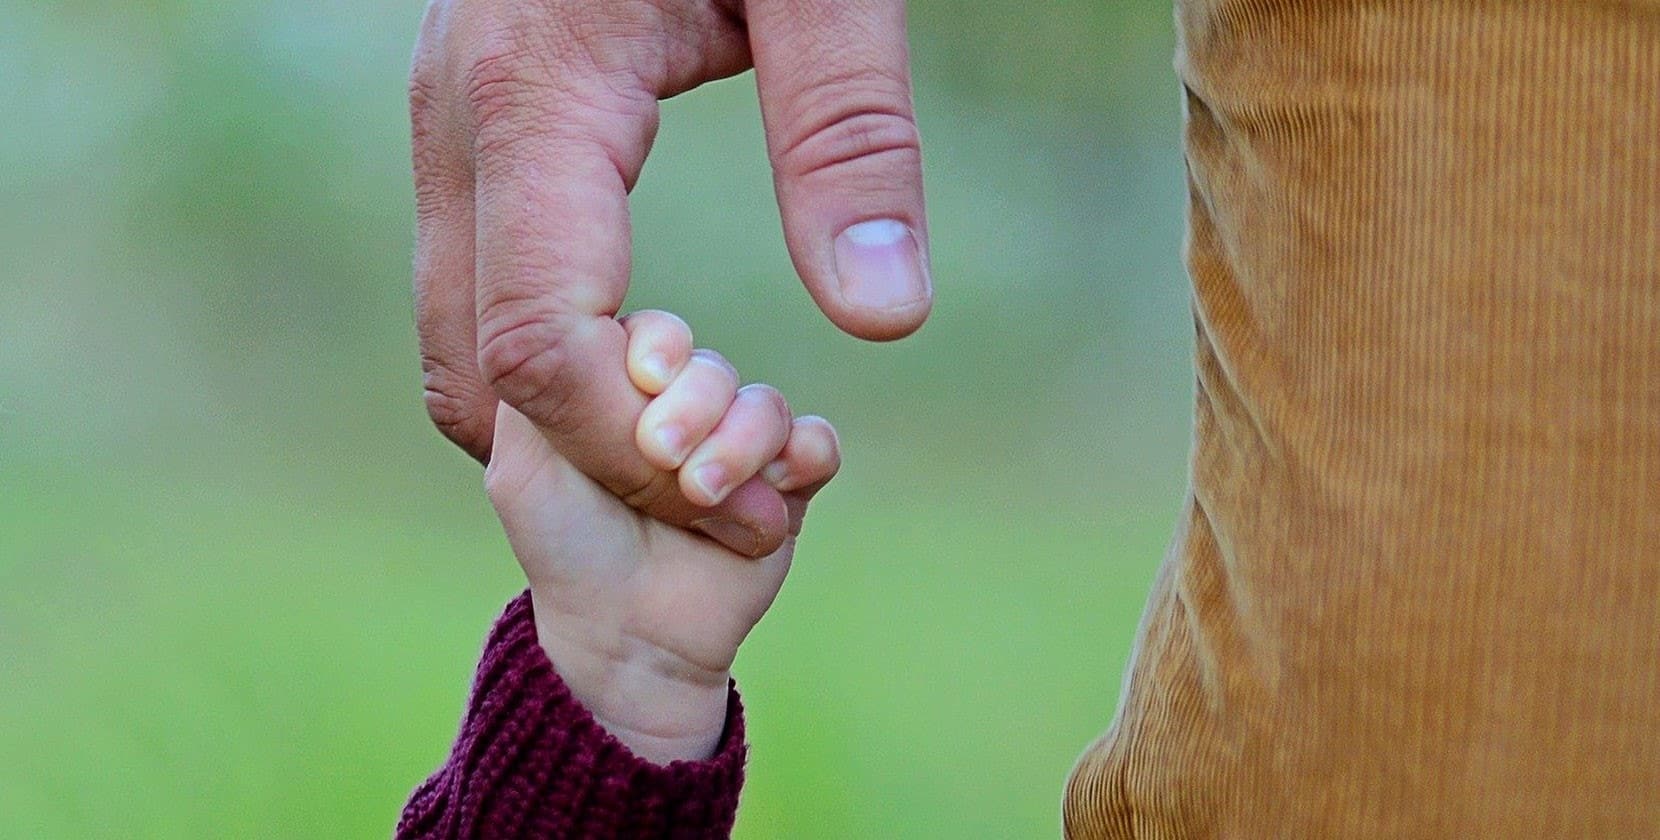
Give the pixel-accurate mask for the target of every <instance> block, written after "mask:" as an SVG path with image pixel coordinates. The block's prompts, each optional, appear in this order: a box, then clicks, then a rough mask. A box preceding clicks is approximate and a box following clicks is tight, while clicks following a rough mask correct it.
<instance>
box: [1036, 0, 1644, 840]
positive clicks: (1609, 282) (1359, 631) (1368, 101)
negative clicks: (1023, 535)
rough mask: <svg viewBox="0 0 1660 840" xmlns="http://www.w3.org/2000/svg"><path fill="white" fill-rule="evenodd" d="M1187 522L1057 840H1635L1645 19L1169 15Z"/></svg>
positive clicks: (1423, 7)
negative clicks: (1180, 226)
mask: <svg viewBox="0 0 1660 840" xmlns="http://www.w3.org/2000/svg"><path fill="white" fill-rule="evenodd" d="M1177 19H1178V30H1179V42H1180V43H1179V48H1178V56H1177V69H1178V73H1179V76H1180V79H1181V81H1182V83H1183V85H1184V88H1185V93H1186V97H1187V121H1186V153H1187V162H1188V172H1189V188H1190V190H1191V205H1190V211H1189V224H1190V228H1189V238H1188V245H1187V260H1188V265H1189V270H1190V273H1191V276H1192V281H1193V312H1194V322H1195V328H1196V335H1197V343H1196V354H1195V355H1196V369H1197V380H1198V381H1197V398H1196V407H1195V432H1194V450H1193V457H1192V476H1191V488H1192V490H1191V495H1190V497H1189V499H1188V502H1187V505H1186V507H1185V510H1184V513H1183V516H1182V521H1181V523H1180V525H1179V527H1178V532H1177V535H1176V538H1175V541H1174V542H1173V544H1172V548H1171V551H1170V554H1169V556H1168V557H1167V559H1166V561H1165V565H1164V568H1163V570H1162V572H1161V574H1160V576H1159V579H1158V582H1157V583H1156V585H1155V588H1154V591H1153V593H1152V598H1151V602H1150V603H1149V605H1148V608H1147V612H1146V615H1145V617H1144V619H1143V623H1142V627H1141V630H1140V633H1139V638H1138V640H1137V643H1136V650H1135V655H1134V658H1133V660H1132V664H1131V668H1130V674H1129V676H1128V678H1127V680H1126V685H1125V692H1124V697H1123V698H1122V700H1121V701H1120V708H1119V711H1118V715H1117V718H1116V720H1115V721H1114V722H1113V724H1112V727H1111V729H1110V730H1109V731H1108V733H1107V734H1106V735H1105V736H1104V737H1103V738H1102V739H1101V740H1100V741H1099V742H1097V743H1096V744H1095V745H1094V746H1092V747H1091V748H1090V749H1089V750H1088V751H1087V752H1086V753H1085V754H1084V756H1083V758H1082V759H1081V760H1080V761H1079V763H1078V766H1077V768H1076V769H1075V770H1074V772H1073V776H1072V779H1071V781H1070V783H1069V784H1068V789H1067V794H1066V801H1065V809H1064V813H1065V824H1066V830H1067V834H1068V835H1069V836H1071V837H1075V838H1130V837H1135V838H1210V837H1218V838H1224V837H1225V838H1349V837H1365V838H1374V837H1375V838H1417V837H1426V838H1477V837H1500V838H1545V837H1573V838H1590V837H1617V838H1647V837H1655V838H1660V0H1630V1H1629V2H1617V1H1616V0H1606V2H1569V0H1557V1H1554V2H1553V1H1548V0H1514V2H1497V0H1495V1H1494V2H1454V1H1453V0H1448V2H1410V1H1409V0H1401V1H1400V2H1345V1H1344V0H1328V1H1327V2H1317V0H1182V1H1181V2H1180V3H1179V6H1178V9H1177Z"/></svg>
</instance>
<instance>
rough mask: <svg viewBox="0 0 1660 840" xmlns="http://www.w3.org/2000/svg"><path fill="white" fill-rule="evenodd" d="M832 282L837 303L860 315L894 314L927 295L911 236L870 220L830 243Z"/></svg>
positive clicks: (893, 223) (899, 225) (891, 223)
mask: <svg viewBox="0 0 1660 840" xmlns="http://www.w3.org/2000/svg"><path fill="white" fill-rule="evenodd" d="M835 252H836V278H837V280H838V281H839V282H840V283H841V290H842V297H844V298H846V299H847V302H848V303H851V304H853V305H854V306H859V307H864V308H866V309H897V308H899V307H901V306H905V305H908V304H912V303H916V302H917V301H920V300H925V299H926V298H927V297H928V295H929V288H928V286H929V283H928V270H927V268H926V267H924V266H923V264H922V249H921V248H920V247H918V245H917V241H916V235H915V234H914V233H912V232H911V229H910V228H909V227H908V226H906V225H905V223H904V222H900V221H897V220H895V219H873V220H871V221H868V222H860V223H858V224H856V225H853V226H852V227H849V228H848V229H847V230H844V231H842V232H841V234H840V235H839V236H837V237H836V242H835Z"/></svg>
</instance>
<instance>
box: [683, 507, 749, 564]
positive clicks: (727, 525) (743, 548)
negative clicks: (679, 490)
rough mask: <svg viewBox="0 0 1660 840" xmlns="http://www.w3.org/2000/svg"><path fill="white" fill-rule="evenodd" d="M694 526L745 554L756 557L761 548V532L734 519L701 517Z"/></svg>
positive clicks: (717, 540)
mask: <svg viewBox="0 0 1660 840" xmlns="http://www.w3.org/2000/svg"><path fill="white" fill-rule="evenodd" d="M692 527H693V528H696V529H697V530H699V531H702V532H703V533H704V534H705V535H707V536H708V537H709V538H710V539H712V540H714V541H715V542H718V543H720V544H721V545H724V546H726V547H727V548H730V549H732V550H733V551H736V552H738V553H739V554H743V555H745V556H749V557H754V556H755V552H756V551H758V550H759V549H760V548H761V532H760V531H757V530H755V529H754V528H752V527H750V526H748V525H745V524H743V523H742V522H738V521H737V520H734V519H722V518H720V517H710V518H709V519H699V520H697V521H696V522H693V523H692Z"/></svg>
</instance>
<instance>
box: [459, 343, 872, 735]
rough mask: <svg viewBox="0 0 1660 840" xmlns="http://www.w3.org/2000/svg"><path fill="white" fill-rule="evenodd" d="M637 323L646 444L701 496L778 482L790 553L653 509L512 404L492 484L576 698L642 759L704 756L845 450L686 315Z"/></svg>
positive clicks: (706, 500)
mask: <svg viewBox="0 0 1660 840" xmlns="http://www.w3.org/2000/svg"><path fill="white" fill-rule="evenodd" d="M622 320H623V326H624V328H625V330H626V331H627V333H628V349H627V369H628V375H629V378H630V379H632V380H633V382H634V385H635V387H637V388H639V389H640V390H641V391H642V392H644V393H645V394H646V395H648V396H649V397H651V398H652V399H651V400H650V402H648V403H647V405H646V408H645V410H644V411H643V412H642V413H641V415H640V417H639V421H638V424H637V426H636V428H635V435H634V439H635V442H636V445H637V446H639V448H640V451H641V453H642V454H643V455H644V456H645V458H646V459H647V460H649V461H651V462H652V463H653V464H654V465H656V466H658V467H660V468H662V469H665V470H678V474H677V478H678V480H679V485H680V489H681V492H682V493H683V494H684V495H685V496H686V498H687V499H688V500H690V501H692V502H694V503H696V504H699V505H704V506H711V505H715V504H718V503H719V502H720V501H721V500H722V499H724V498H726V497H727V496H728V495H730V494H731V493H732V492H734V491H735V490H736V489H738V488H741V487H742V486H743V485H745V484H746V483H747V482H750V481H765V482H766V483H768V484H770V485H772V486H773V487H774V488H776V489H777V490H778V491H779V492H780V493H781V494H782V495H783V497H784V500H785V503H786V505H787V506H788V508H789V515H790V538H789V539H787V540H786V541H785V542H784V545H783V547H782V548H780V549H779V550H778V551H776V552H774V553H773V554H771V555H769V556H767V557H763V558H760V559H750V558H746V557H744V556H742V555H739V554H736V553H734V552H732V551H729V550H727V549H726V548H724V547H723V546H721V545H720V544H718V543H716V542H715V541H713V540H711V539H709V538H707V537H704V536H702V535H699V534H694V533H692V532H691V531H687V530H683V529H681V528H677V527H675V526H672V525H666V524H664V523H662V522H659V521H657V520H655V519H652V518H650V517H648V516H646V515H644V514H642V513H640V512H639V511H637V510H635V509H634V508H632V507H630V506H628V505H627V504H624V503H623V501H622V500H621V499H619V498H618V497H617V496H616V495H614V494H612V493H611V492H610V491H608V490H606V489H605V488H603V487H601V486H599V485H598V484H596V483H595V482H593V481H592V480H590V479H589V478H588V477H587V476H585V475H583V474H582V473H581V472H580V471H578V470H577V469H576V468H575V467H573V466H571V464H570V463H569V462H568V461H566V460H565V459H564V458H562V457H561V456H560V455H559V453H558V452H556V451H555V450H554V448H553V446H552V445H551V444H550V443H549V442H548V440H547V439H546V438H545V437H543V435H542V434H541V433H540V432H539V431H538V430H537V429H536V427H535V426H533V425H532V424H531V423H530V421H529V420H527V419H526V418H525V417H524V416H523V415H521V414H519V413H518V412H516V411H514V410H513V409H512V408H509V407H508V406H507V405H506V404H505V403H504V404H502V406H501V407H500V408H499V409H498V414H497V418H496V432H495V443H494V450H493V454H492V456H491V459H490V464H489V467H488V468H487V469H486V470H485V487H486V489H487V490H488V492H489V495H490V501H491V503H492V504H493V505H494V506H495V508H496V513H497V515H498V516H499V517H500V518H501V521H502V525H503V526H504V527H505V529H506V531H507V538H508V542H509V543H510V544H511V545H512V546H513V553H514V554H515V555H517V557H518V560H519V564H520V566H522V567H523V568H524V572H525V576H526V577H527V578H528V579H529V581H530V594H531V601H532V604H533V605H534V608H535V613H536V630H537V635H538V638H539V640H540V641H541V644H542V647H543V648H544V649H545V650H546V651H547V654H548V657H549V658H550V660H552V662H553V665H554V667H555V669H557V670H558V672H559V675H560V677H561V678H562V679H563V680H564V681H565V683H566V684H567V685H568V686H570V689H571V691H572V693H573V695H574V696H575V697H576V699H577V700H579V701H581V702H582V703H583V705H584V706H586V707H587V708H588V710H589V711H590V712H591V713H592V714H593V715H594V717H595V719H596V720H598V721H599V722H600V723H601V725H603V726H605V727H606V729H608V730H610V731H611V733H612V734H613V735H615V736H616V737H617V738H618V739H619V740H621V741H622V742H623V743H624V744H626V745H628V747H629V748H630V749H632V750H633V751H634V752H635V753H636V754H638V755H640V756H641V757H643V758H647V759H650V760H652V761H657V762H659V763H667V762H669V761H672V760H676V759H701V758H706V757H708V756H710V755H712V754H713V752H714V749H715V746H716V744H717V742H718V741H719V739H720V736H721V732H722V729H723V728H724V725H725V720H726V703H727V681H728V679H729V672H730V668H731V665H732V660H733V658H734V657H735V656H736V654H737V651H738V646H739V645H740V644H741V643H742V642H743V640H744V638H745V637H746V636H747V635H748V634H749V631H750V630H751V629H752V628H753V627H754V626H755V623H756V622H757V621H759V620H760V618H761V616H762V614H764V613H765V612H766V610H767V608H768V607H770V606H771V605H772V601H773V598H774V597H776V596H777V594H778V589H779V587H780V586H781V585H783V582H784V576H785V574H786V573H787V572H788V571H789V566H790V559H791V556H792V555H793V553H794V550H795V535H796V534H799V533H800V531H801V522H802V517H803V516H804V515H805V513H806V508H807V502H808V500H810V499H811V498H812V497H813V494H814V493H816V492H818V490H819V489H820V488H821V487H823V486H824V485H825V484H826V483H828V482H829V481H830V479H831V478H832V477H833V476H834V475H835V474H836V470H837V469H838V467H839V466H840V464H841V456H840V452H839V450H838V448H837V442H836V433H835V430H834V429H832V428H831V426H830V424H829V423H828V422H826V421H825V420H824V419H822V418H819V417H798V418H795V419H793V420H792V419H791V417H790V413H789V407H788V405H787V404H786V403H785V402H784V398H783V396H782V395H780V394H779V393H778V391H777V390H775V389H773V388H771V387H769V386H766V385H749V386H745V387H743V388H739V387H738V374H737V371H735V370H734V369H733V368H732V366H731V365H730V364H728V363H727V361H726V360H725V359H723V358H722V357H721V356H720V355H719V354H717V353H714V352H713V351H709V350H693V349H692V335H691V331H690V330H689V329H688V328H687V327H686V324H685V323H684V322H683V321H681V320H680V319H679V318H677V317H675V316H673V315H670V314H668V313H666V312H657V311H649V310H648V311H642V312H636V313H634V314H632V315H629V316H627V317H626V318H624V319H622Z"/></svg>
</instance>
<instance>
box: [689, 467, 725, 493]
mask: <svg viewBox="0 0 1660 840" xmlns="http://www.w3.org/2000/svg"><path fill="white" fill-rule="evenodd" d="M692 483H693V484H695V485H697V489H699V490H702V491H703V493H704V495H706V496H708V497H709V498H711V499H713V500H715V501H717V502H718V501H720V500H721V499H722V498H723V497H725V495H726V468H725V467H723V466H721V465H720V464H714V463H710V464H704V465H703V466H701V467H698V468H697V469H695V470H692Z"/></svg>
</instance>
